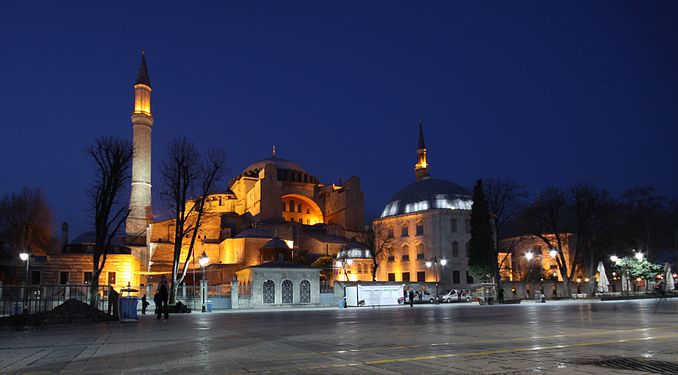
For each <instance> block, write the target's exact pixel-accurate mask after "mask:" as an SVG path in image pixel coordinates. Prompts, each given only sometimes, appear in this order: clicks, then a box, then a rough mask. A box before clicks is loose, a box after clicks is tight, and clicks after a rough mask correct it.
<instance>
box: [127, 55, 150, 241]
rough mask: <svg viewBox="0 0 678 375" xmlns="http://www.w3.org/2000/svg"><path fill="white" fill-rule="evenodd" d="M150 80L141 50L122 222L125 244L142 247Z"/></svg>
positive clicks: (146, 198)
mask: <svg viewBox="0 0 678 375" xmlns="http://www.w3.org/2000/svg"><path fill="white" fill-rule="evenodd" d="M151 91H152V90H151V81H150V80H149V78H148V68H147V67H146V53H145V52H144V51H143V50H142V51H141V64H140V65H139V71H138V73H137V79H136V81H135V82H134V111H133V112H132V144H133V147H134V155H133V156H132V190H131V192H130V199H129V210H130V212H129V215H128V216H127V221H126V223H125V232H126V242H127V243H128V244H131V245H145V244H146V230H147V228H148V225H149V224H150V223H151V220H152V219H153V212H152V210H151V202H152V201H151V128H152V127H153V115H152V114H151Z"/></svg>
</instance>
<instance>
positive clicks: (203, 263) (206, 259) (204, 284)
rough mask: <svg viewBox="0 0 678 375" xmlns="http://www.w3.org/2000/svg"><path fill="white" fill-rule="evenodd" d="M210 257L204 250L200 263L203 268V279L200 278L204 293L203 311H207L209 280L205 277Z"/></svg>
mask: <svg viewBox="0 0 678 375" xmlns="http://www.w3.org/2000/svg"><path fill="white" fill-rule="evenodd" d="M209 262H210V258H209V257H207V254H205V251H204V250H203V252H202V255H201V256H200V259H199V260H198V263H200V268H202V280H200V289H201V292H202V293H200V294H202V312H205V307H206V305H207V280H206V279H205V267H206V266H207V264H209Z"/></svg>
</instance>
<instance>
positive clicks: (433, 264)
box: [426, 255, 447, 304]
mask: <svg viewBox="0 0 678 375" xmlns="http://www.w3.org/2000/svg"><path fill="white" fill-rule="evenodd" d="M438 263H440V265H441V266H442V267H445V265H446V264H447V259H440V262H438V256H437V255H436V256H434V257H433V258H432V259H431V260H429V261H427V262H426V268H431V267H433V272H435V275H436V296H435V299H434V301H435V303H436V304H438V303H440V301H439V300H438V281H439V280H438Z"/></svg>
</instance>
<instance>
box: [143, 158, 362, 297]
mask: <svg viewBox="0 0 678 375" xmlns="http://www.w3.org/2000/svg"><path fill="white" fill-rule="evenodd" d="M189 204H190V203H189ZM206 206H207V214H206V216H205V217H204V219H203V221H202V224H201V225H200V228H199V233H198V238H197V243H196V245H195V249H198V250H196V251H198V254H195V255H194V256H195V257H199V256H200V253H201V252H202V251H204V252H205V254H206V255H207V256H208V257H209V259H210V265H209V266H208V269H213V268H219V269H221V270H222V271H223V270H226V269H228V270H235V271H237V270H239V269H244V268H246V267H249V266H254V265H258V264H260V263H261V258H260V252H259V250H260V249H261V247H262V246H263V244H264V243H266V242H267V241H269V240H271V239H272V238H274V237H277V238H280V239H282V240H284V241H285V242H286V243H287V245H288V246H289V247H290V248H291V249H292V254H293V257H294V258H295V259H296V260H297V261H301V262H303V263H306V264H310V263H312V262H313V261H314V260H315V259H317V258H318V257H321V256H334V255H336V254H337V252H338V251H339V250H340V249H341V248H342V247H343V245H344V244H345V243H347V242H348V241H349V240H350V239H353V238H356V237H357V238H360V237H361V236H362V235H364V232H363V230H364V223H363V215H364V210H363V193H362V191H361V190H360V180H359V179H358V178H357V177H351V178H350V179H348V180H346V182H344V183H343V184H341V185H337V184H323V183H320V182H319V181H318V179H317V178H315V177H314V176H312V175H310V174H308V173H307V172H306V171H304V169H303V168H301V167H300V166H299V165H298V164H296V163H293V162H290V161H287V160H284V159H279V158H277V157H276V156H275V155H274V156H272V157H271V158H268V159H263V160H260V161H257V162H255V163H253V164H251V165H250V166H248V167H247V168H245V170H244V171H243V172H242V173H241V174H240V175H238V176H237V177H235V178H234V179H232V180H231V182H230V185H229V189H228V190H226V191H225V192H222V193H217V194H212V195H210V196H209V197H208V201H207V205H206ZM150 228H151V230H150V235H149V240H150V244H149V253H150V259H151V263H152V267H151V271H155V272H167V271H169V269H170V267H171V262H172V253H173V246H174V245H173V243H172V241H173V240H174V238H173V237H174V235H173V232H174V222H173V220H165V221H160V222H155V223H152V224H151V226H150ZM188 243H189V239H186V243H185V244H184V246H183V248H184V249H185V250H184V252H183V253H182V256H181V257H182V259H185V257H186V255H187V253H188ZM193 267H198V266H197V265H196V263H195V262H193V261H191V262H190V264H189V268H193ZM214 275H217V273H214V272H212V273H209V272H208V279H209V282H210V284H211V285H214V284H220V283H227V282H230V279H231V277H232V276H233V275H232V274H230V275H229V274H228V273H227V272H225V271H224V272H219V273H218V275H220V276H219V278H218V279H215V278H214V277H210V276H214ZM222 275H223V277H222Z"/></svg>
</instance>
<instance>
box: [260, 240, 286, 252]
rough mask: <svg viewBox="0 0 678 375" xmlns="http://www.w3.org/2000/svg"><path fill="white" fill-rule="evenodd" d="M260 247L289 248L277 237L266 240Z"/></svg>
mask: <svg viewBox="0 0 678 375" xmlns="http://www.w3.org/2000/svg"><path fill="white" fill-rule="evenodd" d="M261 248H262V249H285V250H290V247H289V246H287V243H286V242H285V241H283V240H281V239H280V238H278V237H274V238H273V239H272V240H270V241H268V242H266V243H265V244H264V246H262V247H261Z"/></svg>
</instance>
